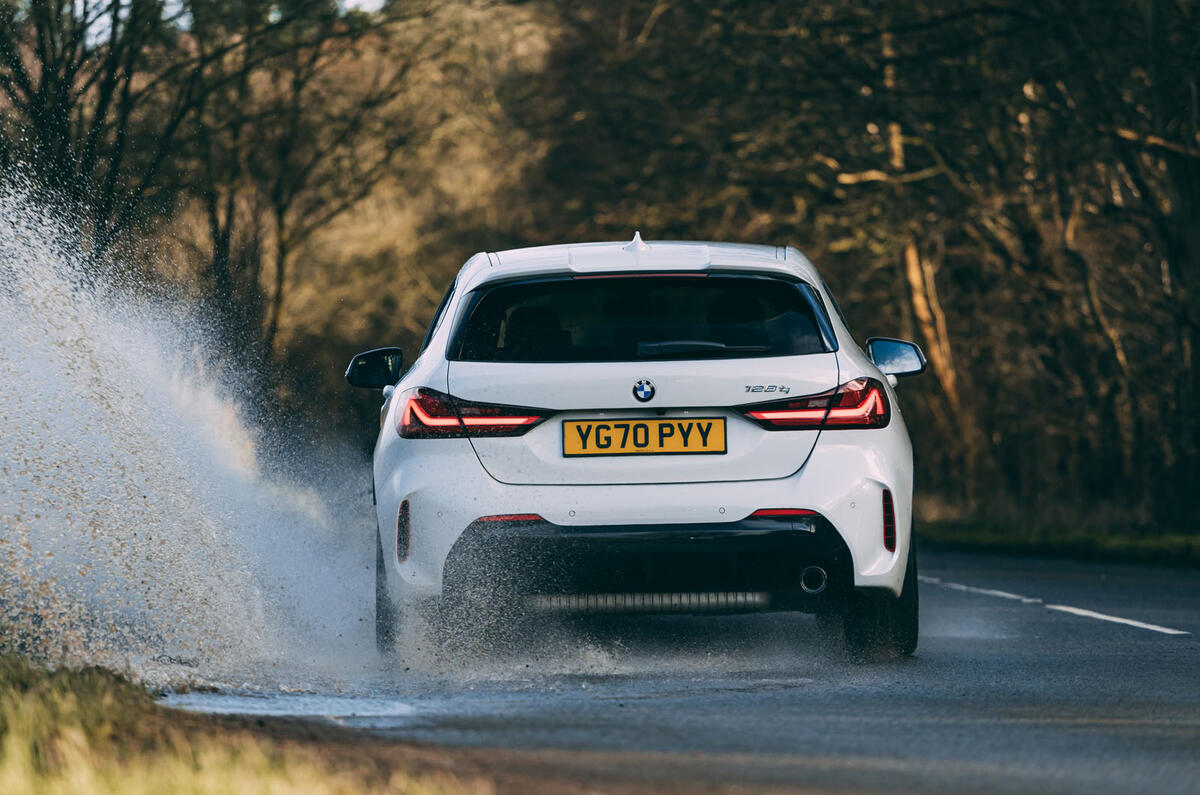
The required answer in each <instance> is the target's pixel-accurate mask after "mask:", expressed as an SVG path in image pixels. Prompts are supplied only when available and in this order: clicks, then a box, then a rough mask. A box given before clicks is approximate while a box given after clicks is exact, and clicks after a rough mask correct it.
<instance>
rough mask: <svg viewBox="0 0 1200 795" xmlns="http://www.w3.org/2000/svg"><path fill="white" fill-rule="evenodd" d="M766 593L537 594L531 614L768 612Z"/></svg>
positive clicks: (528, 599)
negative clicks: (766, 610)
mask: <svg viewBox="0 0 1200 795" xmlns="http://www.w3.org/2000/svg"><path fill="white" fill-rule="evenodd" d="M770 605H771V595H770V594H769V593H767V592H766V591H694V592H687V593H589V594H534V595H531V596H527V597H525V607H526V609H527V610H530V611H535V612H539V613H692V612H705V613H708V612H720V611H722V610H729V611H736V612H743V611H750V610H765V609H767V608H768V607H770Z"/></svg>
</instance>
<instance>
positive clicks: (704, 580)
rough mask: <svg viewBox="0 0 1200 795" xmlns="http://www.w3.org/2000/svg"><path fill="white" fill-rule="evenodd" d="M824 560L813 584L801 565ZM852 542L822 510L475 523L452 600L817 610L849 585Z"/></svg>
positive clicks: (457, 550)
mask: <svg viewBox="0 0 1200 795" xmlns="http://www.w3.org/2000/svg"><path fill="white" fill-rule="evenodd" d="M810 566H817V567H820V568H821V569H822V570H823V572H824V573H825V575H826V576H825V577H823V578H822V579H821V581H820V587H819V588H812V587H810V588H809V589H808V590H807V591H806V590H805V589H804V588H802V587H801V572H803V571H804V570H805V569H806V568H807V567H810ZM853 585H854V573H853V567H852V563H851V557H850V551H849V549H848V548H847V547H846V544H845V543H844V542H843V541H842V538H841V536H839V535H838V533H837V532H836V531H835V530H834V529H833V526H832V525H831V524H830V523H829V522H828V521H827V520H825V519H824V518H823V517H820V516H812V517H795V518H789V517H782V518H779V517H769V518H768V517H764V518H759V517H749V518H746V519H743V520H740V521H734V522H720V523H704V524H655V525H593V526H563V525H557V524H554V523H552V522H549V521H545V520H539V521H519V522H504V523H499V522H474V523H472V524H471V525H470V526H469V527H468V528H467V529H466V531H465V532H463V534H462V535H461V536H460V537H459V539H458V540H457V541H456V542H455V544H454V547H453V548H452V549H451V551H450V554H449V556H448V558H447V561H446V567H445V573H444V576H443V594H444V595H445V596H448V597H450V598H452V599H454V600H459V601H462V600H466V601H471V602H478V603H487V604H493V605H495V604H506V605H512V606H514V607H517V608H524V609H527V610H533V611H537V610H542V611H553V612H643V613H649V612H676V613H678V612H684V613H701V612H750V611H759V610H768V609H770V610H806V611H818V610H821V609H823V608H825V607H826V606H833V605H836V604H838V603H839V602H840V601H841V600H843V599H844V598H845V596H846V595H847V594H848V593H849V592H850V590H852V588H853Z"/></svg>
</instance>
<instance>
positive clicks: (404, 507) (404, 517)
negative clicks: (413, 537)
mask: <svg viewBox="0 0 1200 795" xmlns="http://www.w3.org/2000/svg"><path fill="white" fill-rule="evenodd" d="M409 525H410V523H409V519H408V500H405V501H404V502H402V503H400V512H399V513H398V514H396V560H398V561H400V562H401V563H403V562H404V561H405V560H407V559H408V540H409V532H410V530H409Z"/></svg>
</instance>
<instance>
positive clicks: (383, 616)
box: [375, 532, 399, 654]
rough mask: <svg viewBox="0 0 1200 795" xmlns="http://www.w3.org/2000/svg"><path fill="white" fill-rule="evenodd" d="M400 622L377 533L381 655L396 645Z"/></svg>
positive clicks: (377, 624)
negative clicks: (397, 629) (389, 588)
mask: <svg viewBox="0 0 1200 795" xmlns="http://www.w3.org/2000/svg"><path fill="white" fill-rule="evenodd" d="M398 621H399V618H398V616H397V615H396V606H395V605H394V604H392V599H391V597H390V596H388V590H387V569H386V568H385V567H384V560H383V542H382V541H380V540H379V533H378V532H376V533H375V648H377V649H379V653H380V654H390V653H391V652H392V651H393V650H394V648H395V645H396V627H397V623H398Z"/></svg>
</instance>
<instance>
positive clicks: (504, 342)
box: [450, 274, 831, 362]
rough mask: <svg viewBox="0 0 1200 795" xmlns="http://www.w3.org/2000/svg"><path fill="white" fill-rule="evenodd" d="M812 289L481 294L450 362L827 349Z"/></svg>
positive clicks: (598, 281)
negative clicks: (455, 360) (453, 360)
mask: <svg viewBox="0 0 1200 795" xmlns="http://www.w3.org/2000/svg"><path fill="white" fill-rule="evenodd" d="M820 311H821V310H820V309H819V308H818V307H817V304H816V301H815V299H814V297H813V292H812V289H811V288H810V287H809V286H808V285H807V284H804V283H803V282H796V281H788V280H784V279H777V278H772V277H767V276H746V275H718V274H709V275H703V276H692V275H688V276H604V277H584V278H554V279H543V280H535V281H522V282H515V283H508V284H499V285H496V286H494V287H484V288H482V290H481V291H480V292H478V293H477V294H476V295H475V296H474V299H473V301H472V302H471V304H470V306H469V308H468V310H467V315H466V318H465V320H464V321H463V323H462V325H461V326H460V328H459V331H458V333H457V335H456V336H455V340H454V342H453V343H452V344H451V347H450V358H451V359H457V360H462V361H473V362H624V361H637V360H646V359H657V360H663V359H726V358H745V357H758V356H797V355H801V354H808V353H825V352H827V351H829V350H831V348H830V346H829V345H828V344H827V343H826V337H825V336H824V335H823V334H822V326H824V327H825V328H828V325H827V324H822V323H821V322H820V320H819V318H820V316H819V315H818V313H819V312H820Z"/></svg>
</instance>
